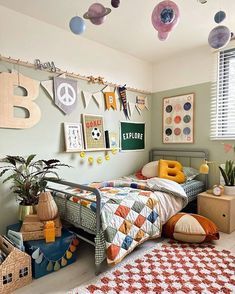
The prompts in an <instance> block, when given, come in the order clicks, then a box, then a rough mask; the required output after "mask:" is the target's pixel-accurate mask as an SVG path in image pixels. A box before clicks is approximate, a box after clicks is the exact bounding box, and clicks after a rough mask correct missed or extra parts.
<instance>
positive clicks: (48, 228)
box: [44, 221, 55, 243]
mask: <svg viewBox="0 0 235 294" xmlns="http://www.w3.org/2000/svg"><path fill="white" fill-rule="evenodd" d="M44 236H45V239H46V243H50V242H55V223H54V222H53V221H47V222H46V224H45V229H44Z"/></svg>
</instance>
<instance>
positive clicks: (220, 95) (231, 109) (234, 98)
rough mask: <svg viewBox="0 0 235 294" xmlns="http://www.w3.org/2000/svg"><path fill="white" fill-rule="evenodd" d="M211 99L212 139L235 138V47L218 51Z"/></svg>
mask: <svg viewBox="0 0 235 294" xmlns="http://www.w3.org/2000/svg"><path fill="white" fill-rule="evenodd" d="M212 95H213V96H212V101H211V139H212V140H220V139H221V140H226V139H227V140H234V139H235V48H233V49H227V50H224V51H221V52H219V53H218V73H217V82H216V84H215V85H213V93H212Z"/></svg>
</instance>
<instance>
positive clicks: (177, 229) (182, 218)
mask: <svg viewBox="0 0 235 294" xmlns="http://www.w3.org/2000/svg"><path fill="white" fill-rule="evenodd" d="M163 236H165V237H167V238H171V239H175V240H178V241H182V242H188V243H202V242H208V241H211V240H218V239H219V232H218V229H217V227H216V225H215V224H214V223H213V222H212V221H211V220H209V219H208V218H206V217H204V216H201V215H198V214H188V213H183V212H182V213H177V214H176V215H174V216H172V217H171V218H170V219H169V220H168V222H167V223H166V224H165V225H164V226H163Z"/></svg>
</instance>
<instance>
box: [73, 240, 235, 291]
mask: <svg viewBox="0 0 235 294" xmlns="http://www.w3.org/2000/svg"><path fill="white" fill-rule="evenodd" d="M69 293H70V294H90V293H92V294H102V293H105V294H129V293H135V294H156V293H157V294H158V293H164V294H168V293H179V294H184V293H191V294H199V293H203V294H211V293H213V294H222V293H226V294H228V293H235V255H233V254H232V253H231V252H229V251H227V250H223V251H219V250H218V249H216V248H214V247H213V246H211V245H208V244H207V245H204V244H202V245H190V244H181V243H163V244H160V245H158V246H156V247H154V248H152V249H150V250H149V251H148V252H145V253H143V254H142V255H141V256H139V257H138V258H137V259H133V260H128V262H126V263H123V264H121V265H120V266H118V267H116V268H115V269H113V270H111V271H110V272H106V273H104V274H103V275H101V276H99V277H98V279H96V280H95V281H93V282H90V284H89V285H86V286H83V287H79V288H76V289H74V290H72V291H70V292H69Z"/></svg>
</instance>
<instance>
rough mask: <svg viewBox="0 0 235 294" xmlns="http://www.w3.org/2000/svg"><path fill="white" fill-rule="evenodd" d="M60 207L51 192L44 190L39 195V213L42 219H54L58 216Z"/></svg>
mask: <svg viewBox="0 0 235 294" xmlns="http://www.w3.org/2000/svg"><path fill="white" fill-rule="evenodd" d="M57 214H58V208H57V205H56V203H55V200H54V199H53V197H52V195H51V193H50V192H42V193H41V194H40V196H39V201H38V209H37V215H38V217H39V219H40V220H41V221H49V220H53V219H55V218H56V217H57Z"/></svg>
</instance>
